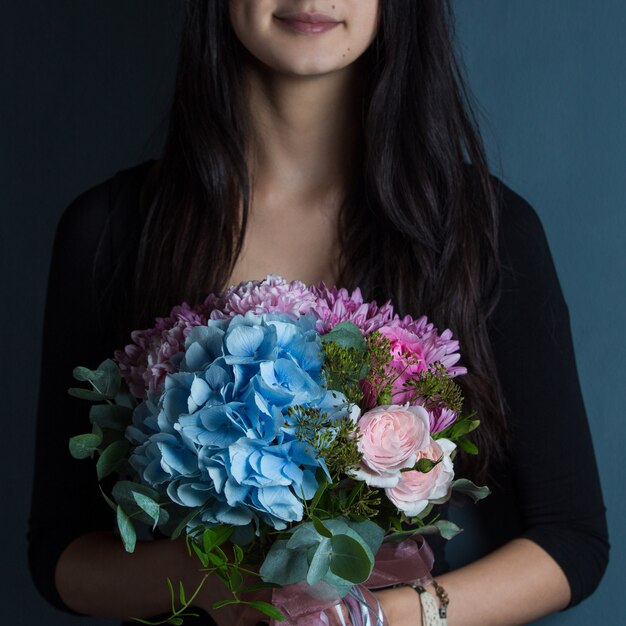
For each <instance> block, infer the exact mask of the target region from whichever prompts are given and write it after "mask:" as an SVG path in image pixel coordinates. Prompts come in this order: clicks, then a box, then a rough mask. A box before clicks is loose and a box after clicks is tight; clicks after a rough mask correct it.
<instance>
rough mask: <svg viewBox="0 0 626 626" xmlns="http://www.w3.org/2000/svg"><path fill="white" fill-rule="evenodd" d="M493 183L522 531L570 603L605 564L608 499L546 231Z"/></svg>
mask: <svg viewBox="0 0 626 626" xmlns="http://www.w3.org/2000/svg"><path fill="white" fill-rule="evenodd" d="M499 189H500V193H501V200H502V201H501V206H502V219H501V252H502V267H503V272H504V275H503V293H502V298H501V301H500V303H499V305H498V307H497V310H496V312H495V315H494V319H493V322H492V331H491V332H492V341H493V344H494V350H495V356H496V361H497V364H498V370H499V374H500V377H501V381H502V384H503V389H504V395H505V398H506V401H507V402H508V405H509V413H508V418H509V423H510V427H511V446H510V452H509V458H508V463H507V465H508V472H509V473H510V481H511V484H512V489H513V492H514V498H515V500H516V501H517V503H518V506H519V514H520V519H521V531H522V536H523V537H526V538H528V539H531V540H532V541H534V542H535V543H537V544H538V545H540V546H541V547H542V548H543V549H544V550H546V551H547V552H548V554H550V555H551V556H552V558H554V560H555V561H556V562H557V563H558V564H559V566H560V567H561V568H562V570H563V572H564V573H565V576H566V577H567V580H568V581H569V585H570V588H571V594H572V598H571V603H570V606H573V605H575V604H577V603H579V602H580V601H581V600H583V599H584V598H585V597H587V596H588V595H589V594H591V593H592V592H593V590H594V589H595V588H596V587H597V585H598V583H599V582H600V579H601V578H602V575H603V573H604V571H605V569H606V566H607V562H608V552H609V543H608V531H607V525H606V519H605V507H604V503H603V499H602V492H601V488H600V482H599V477H598V471H597V466H596V460H595V456H594V451H593V445H592V439H591V434H590V432H589V426H588V423H587V416H586V413H585V406H584V403H583V398H582V394H581V390H580V384H579V380H578V374H577V369H576V360H575V355H574V350H573V345H572V337H571V332H570V323H569V314H568V309H567V305H566V303H565V301H564V299H563V295H562V292H561V288H560V285H559V281H558V278H557V275H556V272H555V268H554V264H553V261H552V257H551V254H550V250H549V248H548V243H547V241H546V237H545V234H544V230H543V227H542V225H541V222H540V221H539V218H538V217H537V214H536V213H535V211H534V210H533V209H532V208H531V207H530V206H529V205H528V203H526V202H525V201H524V200H523V199H522V198H520V197H519V196H517V195H516V194H514V193H513V192H512V191H511V190H509V189H508V188H506V187H505V186H504V185H502V184H500V185H499ZM488 499H489V498H488ZM488 499H487V500H488Z"/></svg>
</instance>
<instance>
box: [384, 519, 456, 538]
mask: <svg viewBox="0 0 626 626" xmlns="http://www.w3.org/2000/svg"><path fill="white" fill-rule="evenodd" d="M461 532H463V530H462V529H461V528H459V527H458V526H457V525H456V524H455V523H454V522H450V521H448V520H437V521H436V522H434V523H432V524H429V525H428V526H422V527H421V528H416V529H415V530H414V531H412V534H413V535H440V536H441V537H443V538H444V539H453V538H454V537H456V536H457V535H458V534H459V533H461ZM400 535H401V533H394V534H393V535H392V536H391V537H390V538H391V539H393V538H395V537H397V536H400Z"/></svg>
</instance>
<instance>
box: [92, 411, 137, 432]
mask: <svg viewBox="0 0 626 626" xmlns="http://www.w3.org/2000/svg"><path fill="white" fill-rule="evenodd" d="M89 419H90V420H91V423H92V424H98V426H100V428H112V429H113V430H120V431H123V430H124V429H125V428H126V427H127V426H128V425H129V424H130V423H131V421H132V419H133V411H132V409H130V408H128V407H125V406H120V405H118V404H94V405H93V406H92V407H91V409H90V410H89Z"/></svg>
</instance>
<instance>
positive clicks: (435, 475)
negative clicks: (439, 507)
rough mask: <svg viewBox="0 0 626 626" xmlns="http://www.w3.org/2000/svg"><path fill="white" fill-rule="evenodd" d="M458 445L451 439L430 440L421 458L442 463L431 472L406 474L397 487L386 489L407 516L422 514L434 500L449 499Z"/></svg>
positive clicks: (391, 498) (420, 454)
mask: <svg viewBox="0 0 626 626" xmlns="http://www.w3.org/2000/svg"><path fill="white" fill-rule="evenodd" d="M455 448H456V444H454V443H452V442H451V441H450V440H449V439H437V440H435V439H431V441H430V445H429V446H427V447H426V448H424V449H423V450H420V452H419V454H418V460H419V459H421V458H426V459H430V460H431V461H438V460H439V459H441V462H440V463H438V464H437V465H435V467H433V469H432V470H430V472H427V473H424V472H418V471H414V472H403V473H402V477H401V478H400V481H399V482H398V484H397V485H395V486H394V487H391V488H388V489H385V493H386V494H387V497H388V498H389V499H390V500H391V501H392V502H393V503H394V505H395V506H396V507H397V508H398V509H399V510H400V511H403V512H404V513H405V514H406V516H407V517H415V516H416V515H419V514H420V513H421V512H422V511H423V510H424V509H425V508H426V507H427V506H428V503H429V502H430V501H431V500H441V499H442V498H447V497H448V494H449V491H450V484H451V483H452V479H453V478H454V468H453V466H452V459H451V458H450V455H451V454H452V451H453V450H454V449H455Z"/></svg>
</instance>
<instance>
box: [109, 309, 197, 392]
mask: <svg viewBox="0 0 626 626" xmlns="http://www.w3.org/2000/svg"><path fill="white" fill-rule="evenodd" d="M206 322H207V317H206V315H205V314H204V313H203V312H201V311H198V310H196V309H192V308H191V307H190V306H189V305H188V304H187V303H183V304H182V305H179V306H175V307H174V308H173V309H172V312H171V313H170V316H169V317H158V318H157V319H156V322H155V326H154V327H153V328H148V329H146V330H134V331H133V332H132V333H131V335H130V336H131V339H132V340H133V343H131V344H129V345H127V346H126V347H125V348H124V350H116V352H115V360H116V361H117V363H118V365H119V368H120V372H121V374H122V376H123V377H124V379H125V380H126V382H127V383H128V387H129V389H130V392H131V393H132V394H133V395H134V396H135V397H137V398H145V397H146V395H147V391H158V390H160V389H161V386H162V385H163V382H164V381H165V376H166V374H168V373H171V372H175V371H177V369H178V365H179V361H180V357H181V355H182V353H183V351H184V349H185V338H186V337H187V335H188V334H189V331H190V330H191V329H192V328H193V327H194V326H202V325H204V324H206Z"/></svg>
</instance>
